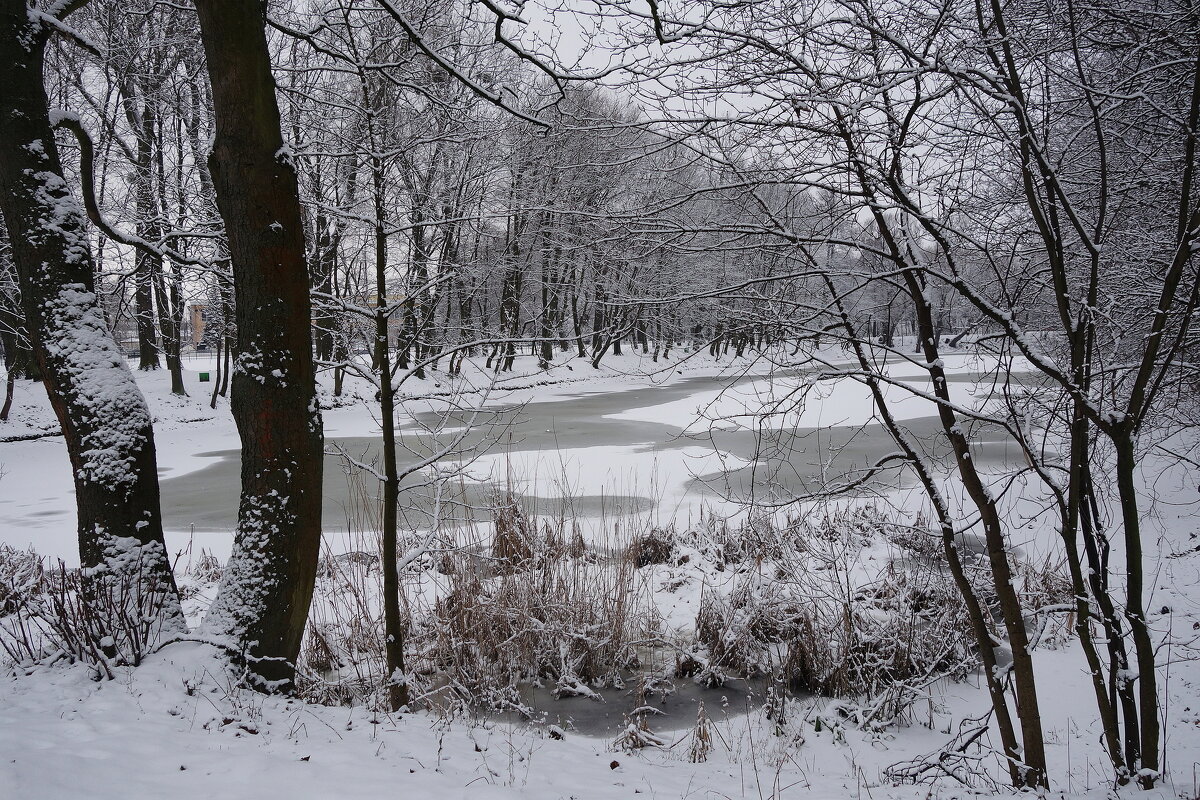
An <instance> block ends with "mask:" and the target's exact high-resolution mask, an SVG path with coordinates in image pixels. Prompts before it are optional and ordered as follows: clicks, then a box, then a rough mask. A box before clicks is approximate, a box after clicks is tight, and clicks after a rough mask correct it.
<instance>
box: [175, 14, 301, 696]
mask: <svg viewBox="0 0 1200 800" xmlns="http://www.w3.org/2000/svg"><path fill="white" fill-rule="evenodd" d="M196 10H197V13H198V14H199V17H200V30H201V38H202V39H203V41H204V50H205V54H206V55H207V58H208V71H209V77H210V79H211V81H212V88H213V106H214V110H215V113H216V135H215V138H214V142H213V151H212V155H211V156H210V157H209V169H210V172H211V173H212V177H213V183H214V186H215V188H216V193H217V205H218V208H219V210H220V212H221V216H222V218H223V219H224V221H225V230H226V233H227V234H228V237H229V253H230V260H231V264H232V266H233V277H234V291H235V297H236V321H237V350H236V361H235V366H234V375H233V398H232V401H231V408H232V410H233V416H234V420H235V421H236V423H237V426H238V432H239V433H240V434H241V439H242V495H241V505H240V507H239V509H238V530H237V537H236V540H235V542H234V549H233V554H232V555H231V557H230V560H229V563H228V565H227V567H226V570H225V574H224V579H223V582H222V584H221V587H220V590H219V592H218V596H217V599H216V601H215V602H214V603H213V606H212V609H211V610H210V612H209V615H208V618H207V620H206V622H205V624H206V627H207V628H209V630H210V631H211V632H213V633H215V634H217V635H221V636H224V637H226V638H227V639H229V640H230V641H232V642H233V643H236V644H237V645H238V646H240V647H242V648H244V649H245V651H246V655H247V657H248V658H249V661H250V666H251V669H252V670H253V671H254V672H255V673H256V674H257V675H258V676H259V677H260V678H261V679H262V681H263V688H267V689H286V688H288V686H289V684H290V682H291V680H292V678H293V676H294V673H295V662H296V657H297V656H298V655H299V652H300V643H301V638H302V636H303V633H304V625H305V622H306V621H307V619H308V609H309V603H310V601H311V600H312V592H313V584H314V581H315V579H316V568H317V557H318V555H319V553H320V544H321V468H322V459H323V449H324V448H323V438H322V431H321V417H320V412H319V411H318V408H317V400H316V387H315V379H314V370H313V357H312V334H311V320H312V309H311V301H310V299H309V280H308V271H307V269H306V265H305V251H304V232H303V229H302V223H301V211H300V200H299V191H298V188H297V179H296V171H295V168H294V166H293V164H292V160H291V157H290V155H289V153H288V151H287V149H286V148H285V147H284V144H283V137H282V134H281V132H280V118H279V106H278V103H277V101H276V99H275V81H274V78H273V77H272V75H271V64H270V57H269V54H268V51H267V42H266V36H265V32H264V29H263V16H262V6H261V4H260V3H258V2H255V1H254V0H203V1H202V2H199V3H197V5H196Z"/></svg>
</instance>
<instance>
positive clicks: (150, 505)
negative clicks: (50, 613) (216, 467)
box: [0, 0, 184, 628]
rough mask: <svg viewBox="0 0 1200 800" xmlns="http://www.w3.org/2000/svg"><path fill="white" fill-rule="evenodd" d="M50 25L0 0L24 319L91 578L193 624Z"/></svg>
mask: <svg viewBox="0 0 1200 800" xmlns="http://www.w3.org/2000/svg"><path fill="white" fill-rule="evenodd" d="M49 30H50V29H49V26H48V25H47V24H46V23H44V22H42V21H41V20H40V19H37V18H35V17H33V16H32V14H31V12H30V10H29V8H28V6H27V5H26V4H25V2H24V0H0V86H3V87H4V91H3V93H2V94H0V98H2V99H0V209H2V210H3V214H4V220H5V223H6V225H7V227H8V233H9V241H10V243H11V246H12V258H13V262H14V264H15V265H16V270H17V275H18V280H19V282H20V288H21V299H22V304H23V305H24V309H25V320H26V325H27V326H28V330H29V334H30V337H31V339H32V342H33V346H34V352H35V354H36V357H37V360H38V364H39V366H40V368H41V372H42V375H43V377H44V382H45V385H46V391H47V393H48V394H49V396H50V403H51V405H52V406H53V407H54V412H55V414H56V416H57V417H58V421H59V424H60V425H61V426H62V431H63V437H64V439H65V440H66V444H67V451H68V453H69V455H70V458H71V467H72V473H73V475H74V479H75V501H76V505H77V508H78V512H79V528H78V530H79V557H80V561H81V563H82V564H83V566H84V567H85V569H87V570H88V573H87V574H88V575H89V577H92V578H96V577H104V576H112V577H113V578H115V579H117V580H121V579H122V578H123V577H124V578H125V579H129V580H132V581H134V582H135V588H137V589H139V590H141V591H146V590H148V589H152V588H153V589H155V590H158V591H162V592H163V593H164V597H165V599H166V606H165V608H164V614H165V615H166V617H167V619H168V620H169V624H170V625H171V626H173V627H176V628H182V627H183V626H184V623H183V617H182V614H181V613H180V611H179V601H178V595H177V592H176V589H175V579H174V576H173V575H172V574H171V567H170V563H169V561H168V559H167V551H166V546H165V545H164V543H163V536H162V518H161V516H160V509H159V490H158V468H157V460H156V457H155V451H154V432H153V429H152V427H151V420H150V412H149V409H148V408H147V406H146V401H145V399H144V398H143V397H142V394H141V392H140V391H139V390H138V387H137V384H136V383H135V382H134V380H133V375H132V374H131V373H130V371H129V367H128V365H127V364H126V362H125V358H124V355H123V354H122V353H121V351H120V348H119V347H118V346H117V343H116V342H115V341H114V340H113V337H112V334H111V333H110V332H109V330H108V328H107V326H106V325H105V321H104V314H103V312H102V310H101V308H100V304H99V301H98V299H97V296H96V292H95V278H94V269H93V263H92V255H91V251H90V248H89V245H88V238H87V232H86V230H85V228H84V214H83V210H82V209H81V208H80V206H79V205H78V204H77V203H76V202H75V200H74V198H73V197H72V196H71V193H70V192H69V190H68V188H67V184H66V182H65V181H64V179H63V169H62V163H61V161H60V159H59V154H58V147H57V146H56V144H55V141H54V132H53V131H52V129H51V127H50V119H49V115H48V112H47V103H48V101H47V97H46V91H45V88H44V84H43V78H42V69H43V62H44V52H45V45H46V40H47V38H48V36H49Z"/></svg>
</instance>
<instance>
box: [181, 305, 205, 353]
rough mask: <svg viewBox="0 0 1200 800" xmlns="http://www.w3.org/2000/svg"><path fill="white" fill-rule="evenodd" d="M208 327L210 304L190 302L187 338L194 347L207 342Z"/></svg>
mask: <svg viewBox="0 0 1200 800" xmlns="http://www.w3.org/2000/svg"><path fill="white" fill-rule="evenodd" d="M207 327H208V304H207V303H189V304H188V333H187V337H186V340H187V341H188V342H189V343H190V344H191V345H192V347H199V346H200V345H201V344H207V342H206V341H205V340H204V330H205V328H207Z"/></svg>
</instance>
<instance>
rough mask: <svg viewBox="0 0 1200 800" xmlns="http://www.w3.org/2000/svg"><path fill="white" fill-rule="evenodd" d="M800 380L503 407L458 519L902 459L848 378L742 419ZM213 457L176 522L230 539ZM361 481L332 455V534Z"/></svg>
mask: <svg viewBox="0 0 1200 800" xmlns="http://www.w3.org/2000/svg"><path fill="white" fill-rule="evenodd" d="M801 376H802V373H795V372H793V373H789V374H788V375H783V376H780V375H777V376H775V378H773V379H772V381H773V382H772V383H770V384H769V385H768V386H767V389H766V390H764V388H763V387H764V379H763V378H761V377H759V378H753V377H742V378H738V379H733V380H731V379H729V378H715V377H699V378H685V379H680V380H677V381H675V382H673V383H670V384H666V385H659V386H652V385H647V386H646V387H645V388H636V389H627V390H625V391H604V392H596V391H592V392H580V393H578V394H574V395H570V396H567V397H565V398H564V397H562V396H561V395H560V396H559V397H556V398H555V399H552V400H544V401H542V400H536V399H535V400H533V401H532V402H529V403H526V404H524V405H522V406H518V407H511V408H507V409H505V408H498V409H495V410H494V411H495V414H494V415H492V416H491V417H490V419H489V421H488V422H487V423H485V424H484V425H482V426H481V427H480V429H479V430H476V431H472V432H471V433H470V434H469V435H468V436H467V438H466V440H465V441H464V443H463V444H464V446H468V447H472V446H479V448H480V449H482V450H484V453H483V455H482V457H481V458H480V459H479V460H478V461H477V462H476V463H475V464H473V465H472V466H471V467H470V468H469V472H468V474H467V475H466V476H464V479H463V480H461V481H456V482H455V486H456V488H455V489H454V492H455V493H456V499H457V500H458V501H460V502H459V503H458V504H456V505H455V506H454V510H453V511H452V512H450V515H451V516H452V517H453V518H454V519H455V521H458V522H464V521H470V520H474V521H480V520H482V519H486V518H490V512H488V511H487V509H486V508H484V506H486V505H487V502H488V499H489V498H490V497H491V496H492V495H493V493H494V491H495V490H496V489H497V488H499V487H501V486H512V487H513V488H514V490H515V491H516V492H517V493H518V494H520V495H522V496H523V497H524V498H525V499H524V502H525V503H526V505H527V507H529V508H530V509H531V510H536V511H537V512H539V513H543V514H549V515H553V516H558V515H559V514H566V515H567V516H568V517H572V516H573V517H576V518H601V517H603V518H614V517H617V518H619V517H620V516H621V515H624V514H629V513H640V514H645V513H650V512H653V513H657V514H658V515H659V516H661V517H663V518H665V519H670V518H673V517H675V516H677V515H679V514H684V515H686V514H692V513H696V512H697V511H698V510H699V506H700V504H701V503H705V502H707V503H709V504H719V503H721V502H722V501H724V500H727V499H748V498H751V497H753V498H754V499H757V500H768V501H769V500H774V499H777V498H780V497H788V496H796V495H800V494H805V493H812V492H816V491H818V490H819V489H820V488H821V487H822V486H828V485H836V484H837V483H838V482H839V481H840V480H842V479H844V478H845V477H846V476H847V475H848V474H852V473H853V471H854V470H856V469H860V468H863V467H865V466H867V465H869V464H870V463H872V462H873V461H875V460H876V459H878V458H880V457H882V456H884V455H886V454H888V453H890V452H893V451H894V450H895V446H894V444H893V443H892V441H891V438H890V437H889V436H888V435H887V433H886V431H885V430H883V429H882V427H881V426H879V425H878V424H873V423H871V422H870V408H869V402H868V403H867V404H866V406H865V407H863V399H862V398H863V395H865V393H866V390H865V389H864V388H863V387H861V386H858V385H857V384H854V383H853V382H851V381H840V382H839V383H838V385H837V386H836V387H834V391H832V392H829V391H819V392H816V393H815V395H814V397H812V398H811V399H810V400H809V402H808V404H807V408H806V409H804V410H802V411H797V412H795V413H789V414H782V415H780V416H779V417H778V418H776V419H772V420H769V421H768V422H767V424H765V425H764V424H760V423H758V422H756V421H754V420H751V419H750V418H749V417H747V416H744V414H743V413H742V412H744V411H745V410H748V409H757V408H758V407H759V404H760V403H761V402H762V401H763V400H764V399H772V400H779V399H780V398H781V397H785V396H786V391H783V390H781V389H780V386H784V387H788V388H794V386H795V385H796V384H797V383H798V382H799V381H800V379H801ZM953 380H955V381H956V382H959V383H964V384H970V383H973V382H976V381H979V380H980V376H979V375H977V374H975V373H959V374H957V375H955V376H954V377H953ZM843 384H845V385H846V386H845V387H843ZM843 394H845V396H842V395H843ZM765 395H769V397H766V396H765ZM730 398H732V405H731V404H730ZM889 402H890V397H889ZM896 407H897V408H898V409H899V410H900V413H899V416H900V417H901V418H903V419H904V424H905V425H906V426H907V427H908V428H909V429H910V431H911V432H912V434H913V438H914V439H915V440H916V441H918V442H922V443H934V444H933V445H928V444H927V445H926V446H930V447H935V448H936V447H937V446H939V444H940V442H941V440H942V437H941V436H939V435H937V433H938V431H939V430H940V425H939V423H938V421H937V419H936V418H935V417H933V416H930V414H931V413H932V410H933V409H932V406H931V405H930V404H929V403H926V402H923V401H919V400H911V399H904V398H902V397H900V398H897V406H896ZM730 409H733V410H732V411H731V410H730ZM414 419H415V421H416V423H418V424H412V425H408V426H407V428H406V431H405V433H404V435H403V450H402V461H407V462H408V463H412V462H414V461H415V460H416V459H417V458H419V457H421V456H423V455H425V454H427V453H429V452H431V451H433V450H435V449H437V448H439V447H441V446H442V444H440V443H444V442H445V441H446V436H447V435H452V434H442V435H441V436H440V437H439V436H435V435H431V434H430V433H428V432H426V431H424V430H422V427H423V426H424V427H427V428H431V427H434V426H436V425H437V423H438V421H439V415H438V414H437V413H436V412H422V413H418V414H415V415H414ZM462 422H463V419H462V418H461V417H460V418H459V419H457V420H450V422H449V429H450V430H451V431H453V430H454V429H461V424H462ZM975 439H976V441H977V442H978V445H977V447H976V451H975V454H974V455H975V457H976V459H977V460H978V461H980V462H982V463H984V464H987V463H988V462H991V463H994V464H998V463H1000V462H1003V461H1005V460H1006V459H1008V458H1012V457H1016V456H1017V454H1016V452H1015V450H1014V451H1011V452H1010V448H1011V446H1009V447H1008V448H1006V446H1005V444H1004V442H1003V440H1002V438H1001V437H1000V436H999V435H998V434H997V432H994V431H993V432H989V431H988V430H986V429H979V430H977V431H976V432H975ZM326 447H327V450H332V449H336V448H342V449H344V450H345V451H346V452H347V453H350V454H352V455H353V456H354V457H355V458H357V459H359V460H361V461H366V462H370V461H371V459H372V458H375V457H377V456H378V454H379V439H378V438H377V437H362V436H352V437H338V436H336V434H334V435H329V436H327V439H326ZM405 451H407V452H405ZM930 454H931V455H933V456H935V457H936V458H939V459H944V458H945V457H946V455H947V453H946V452H944V451H939V450H937V449H934V450H932V451H931V453H930ZM201 455H203V456H207V457H211V459H212V463H211V464H208V465H207V466H205V467H203V468H201V469H199V470H195V471H192V472H189V473H188V474H186V475H182V476H180V477H177V478H170V479H167V480H164V481H163V482H162V494H163V509H164V516H165V523H166V527H167V528H168V529H171V530H175V531H187V530H189V529H194V530H196V531H198V532H216V531H221V532H228V531H231V530H232V529H233V528H234V526H235V524H236V518H237V499H238V491H239V470H240V462H239V455H238V452H237V451H236V450H223V451H214V452H209V453H202V454H201ZM411 480H417V478H416V476H414V478H413V479H411ZM356 483H357V481H356V480H348V479H347V475H346V471H345V470H344V468H343V460H342V459H341V457H340V456H338V455H335V454H328V455H327V456H326V464H325V503H324V521H325V527H326V530H327V531H328V532H334V533H336V532H338V531H345V530H346V528H347V518H348V516H352V515H354V514H355V513H356V507H361V503H356V501H355V500H354V499H353V498H354V497H355V495H356V494H358V491H357V489H358V488H360V487H361V486H366V487H367V488H368V491H372V492H373V491H374V485H373V484H374V481H373V479H371V478H369V477H367V476H362V483H361V484H359V485H358V487H356ZM909 483H911V479H910V477H909V476H907V475H904V474H900V475H897V474H896V473H895V472H890V473H885V474H884V475H883V476H882V477H881V478H880V479H878V481H877V482H876V485H877V486H878V487H880V488H882V487H883V486H885V485H886V486H887V487H891V488H894V487H896V486H902V485H906V484H909ZM868 488H869V487H868ZM564 497H566V498H568V499H566V500H564V499H563V498H564ZM401 505H402V510H403V512H404V520H405V524H407V525H408V526H409V527H414V528H419V527H424V526H425V525H427V524H428V522H429V518H428V508H429V500H428V498H427V497H426V496H425V492H424V490H412V491H409V492H406V493H405V495H403V496H402V500H401ZM564 506H569V507H564Z"/></svg>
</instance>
